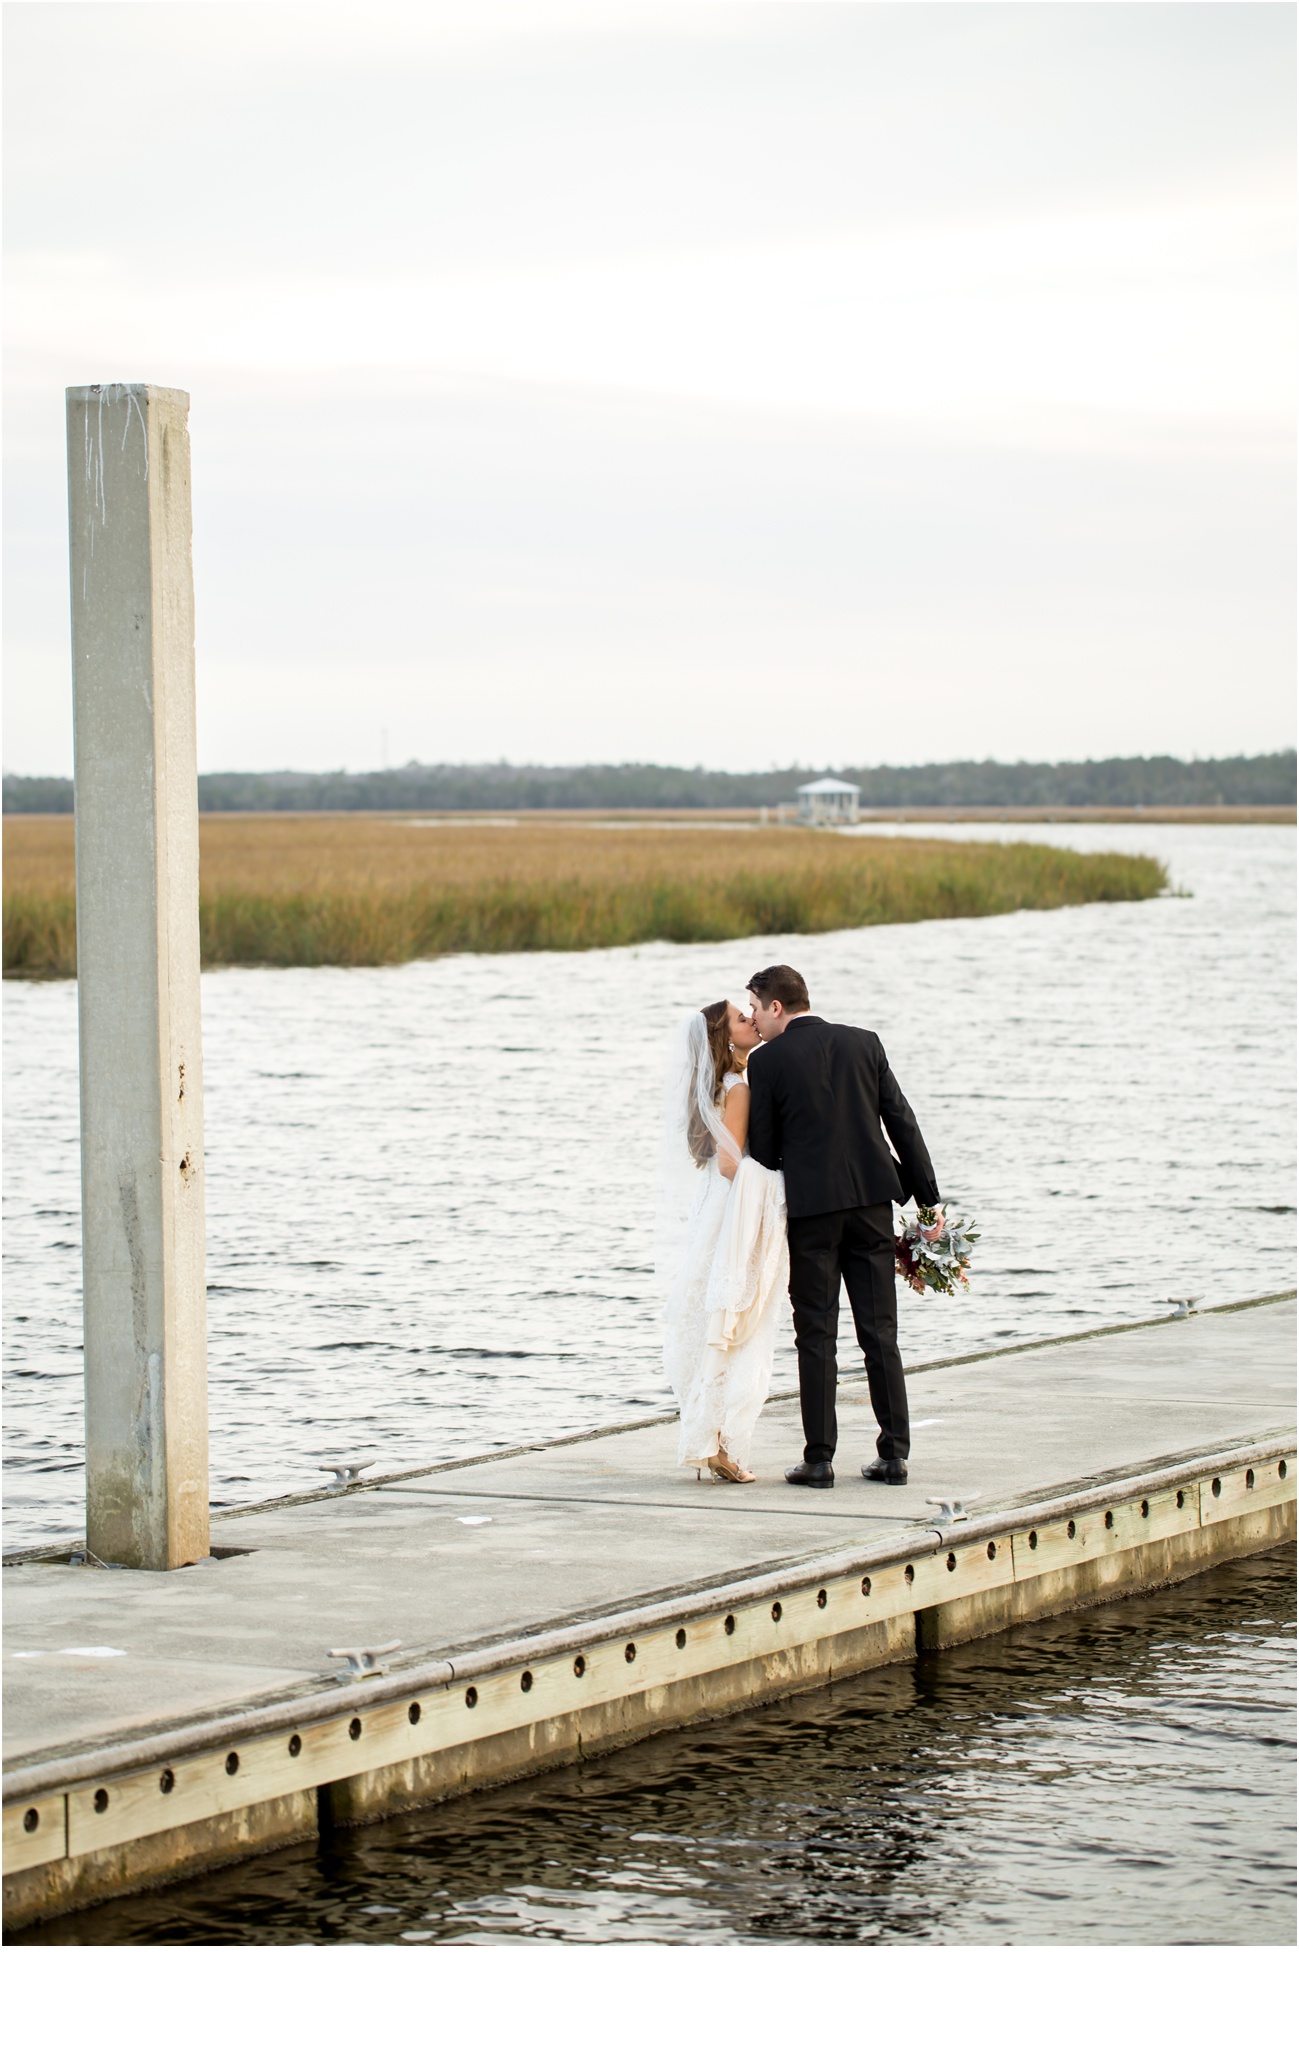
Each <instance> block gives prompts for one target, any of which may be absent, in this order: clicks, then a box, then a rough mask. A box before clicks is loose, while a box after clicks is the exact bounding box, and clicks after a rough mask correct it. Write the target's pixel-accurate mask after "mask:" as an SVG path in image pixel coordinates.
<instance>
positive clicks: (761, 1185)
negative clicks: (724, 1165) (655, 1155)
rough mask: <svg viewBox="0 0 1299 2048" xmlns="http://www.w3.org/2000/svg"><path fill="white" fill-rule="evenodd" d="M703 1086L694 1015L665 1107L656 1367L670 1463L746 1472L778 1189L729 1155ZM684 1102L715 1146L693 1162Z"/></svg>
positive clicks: (707, 1057)
mask: <svg viewBox="0 0 1299 2048" xmlns="http://www.w3.org/2000/svg"><path fill="white" fill-rule="evenodd" d="M711 1083H712V1056H711V1053H710V1051H709V1048H708V1043H707V1032H706V1029H705V1027H704V1020H703V1018H702V1017H696V1018H691V1019H689V1020H688V1021H687V1024H686V1025H685V1026H684V1027H683V1031H682V1033H681V1035H680V1038H679V1041H678V1044H677V1047H676V1049H675V1054H674V1059H673V1062H672V1072H671V1073H670V1075H669V1080H668V1088H667V1093H666V1097H665V1106H664V1129H663V1146H662V1156H661V1159H660V1173H659V1203H658V1216H657V1223H658V1232H657V1252H658V1266H659V1274H660V1280H661V1284H662V1285H663V1286H664V1289H665V1300H664V1305H663V1324H664V1334H663V1363H664V1367H665V1369H666V1372H667V1376H668V1379H669V1381H670V1382H671V1385H672V1389H673V1392H674V1393H675V1394H676V1397H677V1402H678V1404H679V1406H680V1410H681V1430H680V1439H679V1445H678V1452H677V1462H678V1463H679V1464H682V1465H696V1466H702V1465H704V1464H706V1463H707V1461H708V1459H709V1458H711V1457H715V1456H716V1455H717V1454H718V1453H719V1452H725V1453H726V1454H727V1455H728V1456H730V1457H731V1458H734V1459H735V1460H736V1461H737V1463H739V1464H741V1465H744V1464H747V1462H748V1457H749V1446H750V1443H751V1441H752V1437H753V1431H754V1426H755V1424H756V1423H757V1420H758V1416H759V1415H760V1413H761V1412H762V1405H763V1403H764V1401H765V1400H766V1398H767V1392H768V1389H769V1387H770V1385H771V1368H772V1360H773V1358H774V1355H775V1348H776V1336H777V1332H778V1330H779V1328H780V1325H781V1319H782V1310H783V1309H784V1306H785V1300H786V1282H787V1278H788V1272H789V1251H788V1245H787V1241H786V1230H785V1183H784V1176H783V1175H782V1174H779V1173H770V1172H768V1170H767V1168H766V1167H764V1166H759V1164H758V1162H757V1160H756V1159H751V1158H750V1157H749V1154H748V1152H747V1151H745V1152H744V1153H743V1154H742V1155H741V1154H739V1153H738V1151H737V1148H736V1145H735V1141H734V1139H733V1138H732V1137H731V1134H730V1132H729V1131H727V1130H726V1128H725V1125H724V1124H723V1123H722V1118H721V1110H722V1106H723V1104H720V1103H716V1102H714V1101H713V1099H712V1091H711ZM745 1085H747V1084H746V1083H745V1082H744V1078H743V1076H742V1075H740V1074H728V1075H726V1077H725V1079H724V1081H723V1101H724V1098H725V1095H727V1094H729V1092H730V1090H731V1089H732V1088H735V1087H743V1086H745ZM692 1106H693V1107H694V1108H695V1110H696V1112H697V1114H696V1120H695V1125H694V1129H695V1138H696V1150H706V1149H707V1146H708V1144H709V1143H711V1147H712V1150H711V1153H710V1155H709V1156H708V1157H707V1159H706V1161H705V1163H703V1164H702V1165H700V1164H699V1163H698V1161H697V1159H696V1157H695V1156H694V1154H693V1153H692V1151H691V1146H690V1142H689V1137H688V1128H689V1124H690V1111H691V1107H692ZM701 1126H702V1127H703V1129H705V1130H706V1131H707V1134H708V1135H707V1139H706V1140H705V1139H701V1136H700V1132H701ZM728 1150H729V1152H730V1153H731V1155H732V1156H733V1157H736V1158H737V1159H738V1166H737V1170H736V1174H735V1178H734V1180H727V1179H726V1177H725V1175H724V1174H722V1173H721V1172H720V1170H719V1168H718V1163H717V1162H718V1157H719V1154H721V1153H725V1152H727V1151H728Z"/></svg>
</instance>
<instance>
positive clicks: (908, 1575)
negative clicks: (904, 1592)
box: [902, 1564, 916, 1586]
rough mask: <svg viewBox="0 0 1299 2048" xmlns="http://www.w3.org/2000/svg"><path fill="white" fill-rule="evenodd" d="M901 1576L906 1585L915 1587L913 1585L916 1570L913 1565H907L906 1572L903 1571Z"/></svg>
mask: <svg viewBox="0 0 1299 2048" xmlns="http://www.w3.org/2000/svg"><path fill="white" fill-rule="evenodd" d="M902 1576H903V1578H904V1579H905V1580H906V1582H907V1584H908V1585H909V1586H914V1585H915V1583H916V1568H915V1566H914V1565H913V1564H909V1565H908V1566H907V1568H906V1570H905V1571H904V1572H903V1574H902Z"/></svg>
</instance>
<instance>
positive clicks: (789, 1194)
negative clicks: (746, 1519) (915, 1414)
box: [746, 967, 939, 1486]
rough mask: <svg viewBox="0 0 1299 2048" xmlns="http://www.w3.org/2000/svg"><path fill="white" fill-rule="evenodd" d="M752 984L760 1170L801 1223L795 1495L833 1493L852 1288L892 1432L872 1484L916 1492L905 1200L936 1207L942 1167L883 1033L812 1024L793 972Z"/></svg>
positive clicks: (751, 1071)
mask: <svg viewBox="0 0 1299 2048" xmlns="http://www.w3.org/2000/svg"><path fill="white" fill-rule="evenodd" d="M748 986H749V992H750V994H751V995H752V997H753V1021H754V1024H755V1025H756V1026H757V1031H758V1036H759V1037H760V1038H761V1040H762V1046H761V1047H760V1048H758V1049H755V1051H754V1052H753V1053H752V1054H751V1056H750V1059H749V1066H748V1073H747V1076H746V1078H747V1080H748V1083H749V1091H750V1096H751V1106H750V1112H749V1150H750V1152H751V1153H752V1154H753V1157H754V1158H755V1159H756V1160H757V1161H758V1163H759V1165H761V1166H766V1167H769V1168H770V1169H771V1170H772V1171H773V1172H774V1171H775V1170H776V1169H777V1168H779V1169H780V1170H781V1171H782V1172H783V1173H784V1176H785V1202H786V1206H787V1209H788V1213H789V1298H790V1302H791V1304H792V1306H793V1310H794V1341H795V1343H796V1345H797V1346H798V1386H799V1394H800V1397H801V1400H802V1404H803V1436H804V1439H805V1442H804V1448H803V1462H802V1464H801V1465H794V1466H793V1467H791V1469H790V1470H789V1471H788V1472H786V1474H785V1477H786V1479H787V1480H788V1481H789V1483H790V1485H791V1486H833V1485H834V1453H835V1444H836V1442H837V1440H838V1433H837V1428H836V1423H835V1412H834V1396H835V1379H836V1376H837V1371H838V1367H837V1363H836V1357H835V1337H836V1334H837V1331H838V1327H839V1286H840V1282H841V1281H842V1282H843V1283H844V1284H846V1286H847V1289H848V1300H849V1302H850V1303H851V1305H852V1313H853V1321H854V1323H855V1324H856V1326H857V1342H858V1343H859V1344H860V1345H861V1348H862V1350H863V1351H864V1352H865V1354H866V1379H867V1384H868V1385H869V1387H870V1397H871V1406H872V1407H873V1408H874V1410H875V1420H876V1421H877V1422H878V1424H879V1431H880V1433H879V1436H878V1437H877V1438H876V1441H875V1448H876V1450H877V1451H878V1452H879V1456H878V1457H877V1458H876V1459H874V1461H873V1462H872V1463H871V1464H869V1465H863V1466H862V1468H861V1469H862V1477H863V1479H879V1480H883V1481H884V1482H886V1483H887V1484H888V1485H889V1486H905V1485H906V1483H907V1453H908V1451H909V1450H910V1448H911V1426H910V1421H909V1418H908V1415H907V1389H906V1381H905V1380H904V1379H903V1377H902V1360H901V1357H900V1356H899V1353H898V1310H897V1292H896V1287H895V1284H894V1267H893V1204H894V1202H905V1201H906V1200H907V1198H908V1197H909V1196H911V1195H914V1196H915V1197H916V1199H917V1200H918V1201H920V1202H923V1203H926V1204H930V1205H936V1204H937V1202H938V1200H939V1194H938V1184H937V1182H936V1181H935V1179H934V1169H933V1167H932V1166H931V1165H930V1162H929V1154H928V1152H927V1151H926V1150H925V1141H924V1139H923V1138H922V1137H921V1135H920V1126H919V1125H918V1124H917V1122H916V1120H915V1117H914V1115H913V1114H912V1111H911V1107H910V1105H909V1103H908V1102H907V1099H906V1097H905V1096H904V1095H903V1093H902V1090H901V1089H900V1088H899V1087H898V1084H897V1082H896V1081H895V1080H894V1078H893V1074H892V1071H891V1070H890V1067H889V1063H888V1060H887V1059H886V1057H885V1054H884V1048H883V1046H882V1045H881V1044H880V1042H879V1039H878V1038H877V1037H876V1036H875V1033H874V1032H873V1031H859V1030H857V1029H856V1027H855V1026H854V1025H851V1024H827V1023H825V1021H824V1020H823V1019H822V1018H820V1017H814V1016H813V1015H812V1014H811V1011H810V1009H809V1007H808V995H807V983H806V982H805V981H804V979H803V977H802V975H801V974H796V973H795V971H794V969H793V968H792V967H764V968H763V969H762V971H761V973H759V974H755V975H754V977H753V979H752V980H751V981H750V983H749V985H748ZM881 1123H882V1124H883V1129H881ZM885 1130H886V1131H887V1132H888V1134H889V1137H890V1138H891V1139H892V1140H893V1146H894V1150H895V1151H896V1153H897V1157H896V1158H895V1157H894V1155H893V1152H891V1151H890V1150H889V1147H888V1145H887V1144H886V1142H885V1138H884V1131H885Z"/></svg>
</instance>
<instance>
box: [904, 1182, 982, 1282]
mask: <svg viewBox="0 0 1299 2048" xmlns="http://www.w3.org/2000/svg"><path fill="white" fill-rule="evenodd" d="M978 1241H979V1233H978V1231H977V1230H976V1229H975V1228H974V1226H973V1224H970V1223H966V1222H965V1221H964V1219H961V1220H959V1221H957V1222H955V1223H951V1222H949V1221H948V1219H947V1217H946V1216H945V1215H944V1213H943V1211H942V1210H941V1209H928V1208H926V1207H925V1205H924V1203H923V1202H917V1204H916V1214H915V1219H914V1221H911V1222H904V1223H903V1226H902V1235H901V1236H900V1237H896V1238H894V1240H893V1250H894V1254H895V1261H894V1262H895V1264H896V1266H897V1270H898V1272H899V1273H900V1274H901V1276H902V1278H903V1279H904V1280H905V1281H906V1283H907V1286H908V1287H910V1288H912V1289H914V1291H915V1292H916V1293H917V1294H926V1293H933V1294H955V1292H956V1289H957V1286H958V1284H959V1285H960V1286H962V1287H968V1286H969V1284H970V1253H971V1252H972V1251H973V1249H974V1247H975V1245H976V1244H977V1243H978Z"/></svg>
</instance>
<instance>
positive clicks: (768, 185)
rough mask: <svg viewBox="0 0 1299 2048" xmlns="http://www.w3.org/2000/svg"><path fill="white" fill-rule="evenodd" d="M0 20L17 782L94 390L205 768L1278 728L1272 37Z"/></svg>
mask: <svg viewBox="0 0 1299 2048" xmlns="http://www.w3.org/2000/svg"><path fill="white" fill-rule="evenodd" d="M4 13H5V21H6V62H5V98H6V128H7V145H6V197H7V205H6V212H7V230H6V232H7V290H8V316H7V327H8V352H7V401H6V402H7V457H6V497H7V606H6V646H7V686H6V734H5V752H4V760H5V766H6V767H7V768H8V769H10V770H15V771H18V772H21V773H44V772H53V773H66V772H68V771H69V769H70V766H71V711H70V700H69V682H68V641H67V531H66V497H65V488H66V487H65V469H64V455H63V389H64V386H65V385H68V384H81V383H90V382H98V381H102V380H107V379H123V380H141V381H152V382H155V383H161V384H168V385H180V386H182V387H183V388H184V389H186V390H188V391H189V392H190V394H191V398H192V406H191V415H190V424H191V435H192V443H193V468H194V513H195V531H194V541H195V581H196V591H197V601H198V688H199V745H200V766H201V767H203V768H207V769H214V768H271V767H285V766H292V767H300V768H330V767H348V768H368V767H375V766H378V765H379V764H380V762H381V761H382V760H383V759H384V758H385V755H386V758H387V759H388V761H389V762H398V761H404V760H406V759H408V758H412V757H414V758H419V759H422V760H481V759H496V758H499V757H502V756H504V757H506V758H509V759H511V760H535V761H549V762H569V761H587V760H629V759H640V760H661V761H673V762H686V763H691V762H697V761H698V762H705V763H708V764H711V765H715V766H726V767H736V768H742V767H765V766H767V765H769V764H770V763H773V762H781V763H785V762H789V761H794V760H797V761H799V762H803V763H816V764H817V765H822V764H825V763H830V762H833V763H867V762H879V761H893V762H908V761H924V760H936V759H951V758H954V757H958V756H970V755H973V756H976V757H983V756H986V755H994V756H998V757H1001V758H1011V759H1014V758H1020V757H1025V758H1034V759H1041V758H1077V757H1081V756H1084V755H1089V754H1092V755H1094V754H1101V753H1105V754H1108V753H1149V752H1165V751H1166V752H1172V753H1178V754H1183V755H1189V754H1191V753H1200V754H1210V753H1229V752H1230V753H1234V752H1239V751H1250V752H1253V751H1258V750H1263V749H1267V748H1272V747H1278V746H1287V745H1291V744H1293V741H1294V713H1293V702H1294V689H1293V677H1294V560H1295V557H1294V475H1293V469H1294V464H1293V400H1294V374H1293V363H1294V358H1295V339H1296V338H1295V321H1294V243H1295V237H1294V225H1295V224H1294V196H1293V195H1294V126H1295V115H1294V109H1295V80H1294V39H1295V10H1294V8H1293V7H1291V6H1289V5H1270V4H1264V5H1248V4H1246V5H1212V4H1209V5H1200V4H1193V5H1185V6H1183V5H1178V4H1170V5H1163V4H1158V5H1150V6H1146V5H1100V4H1081V5H1068V4H1066V5H1031V4H1030V5H1022V6H1021V5H1011V6H1001V5H978V4H972V5H941V4H939V5H916V4H912V5H903V6H892V5H860V4H835V0H810V4H798V0H779V4H774V5H765V4H764V5H756V6H755V5H749V4H728V0H699V4H693V5H689V6H684V7H679V6H674V5H653V4H650V5H640V4H620V0H607V4H599V5H586V6H567V7H562V6H550V5H546V4H533V5H527V6H512V7H497V6H493V5H491V4H485V0H471V4H468V5H447V6H439V5H428V4H420V5H417V6H384V5H376V4H373V0H367V4H365V5H360V6H353V5H348V6H329V5H316V4H312V5H287V6H284V5H263V4H258V5H245V4H240V0H235V4H229V5H227V4H217V5H209V4H197V5H190V4H171V0H159V4H150V5H135V4H132V5H117V4H111V0H110V4H97V5H82V4H62V0H25V4H17V5H9V6H7V7H6V8H5V10H4Z"/></svg>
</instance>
